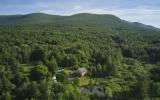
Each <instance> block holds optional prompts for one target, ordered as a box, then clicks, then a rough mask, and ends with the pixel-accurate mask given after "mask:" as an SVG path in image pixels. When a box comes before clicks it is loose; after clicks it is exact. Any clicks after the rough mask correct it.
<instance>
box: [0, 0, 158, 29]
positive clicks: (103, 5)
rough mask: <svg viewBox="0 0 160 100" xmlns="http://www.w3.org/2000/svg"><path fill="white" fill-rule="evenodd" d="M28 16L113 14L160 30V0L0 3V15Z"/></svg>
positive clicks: (20, 0) (8, 0) (3, 0)
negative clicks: (41, 14)
mask: <svg viewBox="0 0 160 100" xmlns="http://www.w3.org/2000/svg"><path fill="white" fill-rule="evenodd" d="M28 13H47V14H53V15H73V14H76V13H95V14H113V15H116V16H118V17H120V18H121V19H124V20H127V21H131V22H141V23H144V24H147V25H152V26H155V27H159V28H160V0H0V15H15V14H28Z"/></svg>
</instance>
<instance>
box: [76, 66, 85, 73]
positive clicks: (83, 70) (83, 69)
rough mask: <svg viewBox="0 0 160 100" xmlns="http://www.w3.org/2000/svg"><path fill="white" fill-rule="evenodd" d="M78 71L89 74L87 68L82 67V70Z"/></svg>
mask: <svg viewBox="0 0 160 100" xmlns="http://www.w3.org/2000/svg"><path fill="white" fill-rule="evenodd" d="M78 71H80V72H82V73H84V72H87V69H86V68H85V67H82V68H79V69H78Z"/></svg>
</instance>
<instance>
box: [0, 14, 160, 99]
mask: <svg viewBox="0 0 160 100" xmlns="http://www.w3.org/2000/svg"><path fill="white" fill-rule="evenodd" d="M159 66H160V31H159V29H158V28H155V27H152V26H147V25H143V24H140V23H137V22H136V23H131V22H127V21H124V20H122V19H119V18H118V17H116V16H113V15H96V14H88V13H83V14H76V15H72V16H55V15H47V14H41V13H36V14H28V15H11V16H0V99H1V100H81V99H84V100H159V99H160V78H159V77H160V67H159ZM79 68H85V69H86V70H87V74H86V75H85V76H79V75H77V70H78V69H79Z"/></svg>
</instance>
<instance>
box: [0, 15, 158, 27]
mask: <svg viewBox="0 0 160 100" xmlns="http://www.w3.org/2000/svg"><path fill="white" fill-rule="evenodd" d="M30 24H32V25H34V24H36V25H37V24H38V25H44V24H54V25H70V26H91V27H102V28H116V29H140V30H146V29H150V30H159V29H158V28H155V27H153V26H148V25H144V24H141V23H138V22H133V23H132V22H128V21H125V20H122V19H120V18H118V17H116V16H114V15H109V14H101V15H100V14H90V13H80V14H75V15H71V16H59V15H49V14H43V13H32V14H27V15H1V16H0V25H30Z"/></svg>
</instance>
